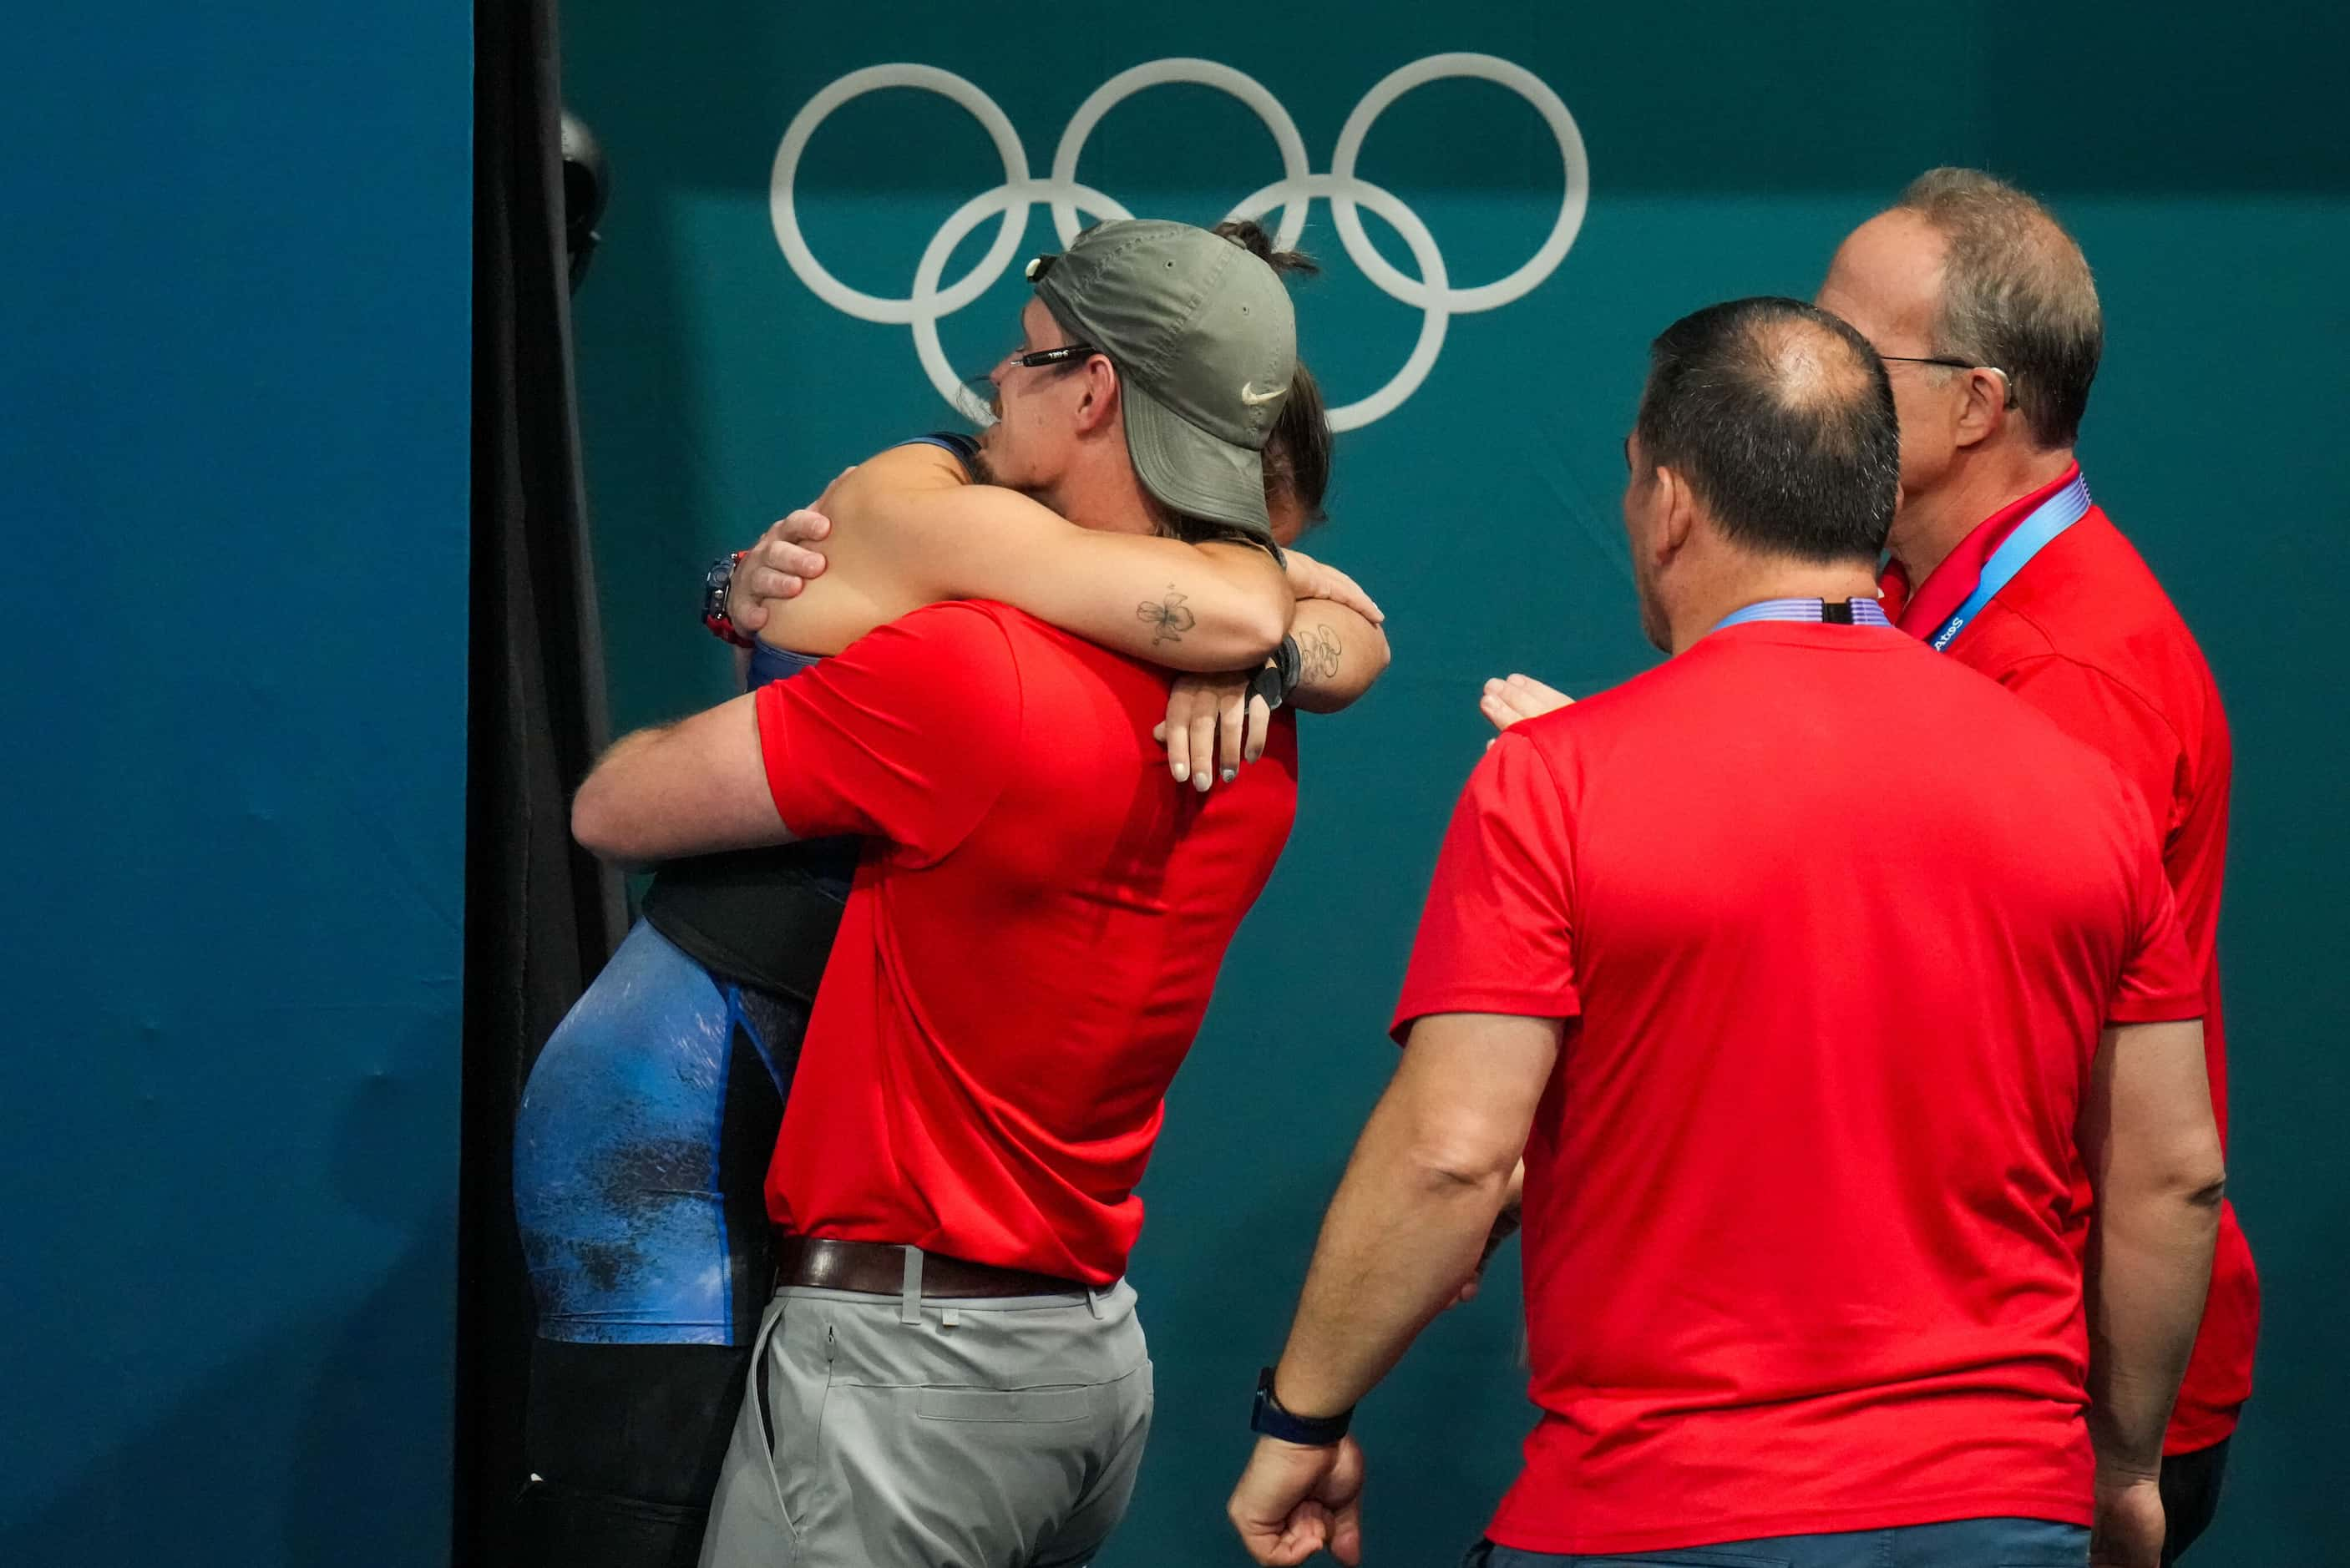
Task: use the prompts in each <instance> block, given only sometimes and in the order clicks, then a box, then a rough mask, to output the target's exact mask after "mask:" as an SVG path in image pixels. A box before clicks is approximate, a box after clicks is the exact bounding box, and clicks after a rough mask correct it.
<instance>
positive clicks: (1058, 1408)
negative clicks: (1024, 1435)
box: [914, 1387, 1093, 1426]
mask: <svg viewBox="0 0 2350 1568" xmlns="http://www.w3.org/2000/svg"><path fill="white" fill-rule="evenodd" d="M914 1414H915V1416H916V1417H918V1418H920V1419H921V1420H925V1421H983V1422H994V1423H1002V1424H1007V1425H1016V1426H1040V1425H1050V1424H1055V1423H1059V1422H1064V1421H1082V1420H1084V1419H1085V1418H1086V1417H1088V1416H1090V1415H1091V1414H1093V1390H1092V1389H1090V1388H1084V1387H1066V1388H923V1389H919V1390H917V1391H916V1392H915V1396H914Z"/></svg>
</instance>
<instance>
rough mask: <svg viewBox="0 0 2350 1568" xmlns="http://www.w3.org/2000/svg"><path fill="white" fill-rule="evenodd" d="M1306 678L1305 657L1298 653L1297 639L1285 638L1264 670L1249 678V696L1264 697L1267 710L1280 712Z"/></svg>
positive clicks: (1266, 661)
mask: <svg viewBox="0 0 2350 1568" xmlns="http://www.w3.org/2000/svg"><path fill="white" fill-rule="evenodd" d="M1304 679H1305V655H1304V654H1303V653H1301V652H1299V651H1298V648H1297V639H1295V638H1294V637H1284V638H1283V639H1281V646H1280V647H1279V648H1276V649H1274V650H1273V657H1272V658H1270V659H1266V660H1265V661H1264V665H1263V668H1262V669H1260V670H1258V671H1257V672H1256V673H1255V674H1254V675H1252V676H1250V677H1249V695H1250V696H1252V697H1262V698H1263V699H1264V705H1265V707H1266V708H1268V709H1272V710H1278V709H1279V708H1280V707H1281V705H1282V704H1283V703H1284V702H1286V701H1289V694H1290V693H1291V692H1293V691H1296V690H1297V683H1298V682H1299V681H1300V680H1304Z"/></svg>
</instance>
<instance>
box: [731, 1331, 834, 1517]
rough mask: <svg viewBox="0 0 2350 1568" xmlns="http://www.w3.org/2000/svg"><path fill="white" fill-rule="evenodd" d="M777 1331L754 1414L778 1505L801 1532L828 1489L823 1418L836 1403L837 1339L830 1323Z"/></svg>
mask: <svg viewBox="0 0 2350 1568" xmlns="http://www.w3.org/2000/svg"><path fill="white" fill-rule="evenodd" d="M773 1334H774V1337H773V1339H772V1341H771V1342H770V1344H769V1345H767V1346H766V1351H765V1354H764V1355H761V1356H760V1357H759V1360H758V1363H757V1367H756V1370H755V1372H754V1376H753V1383H752V1397H753V1398H754V1400H755V1401H756V1405H755V1407H754V1417H755V1418H756V1419H757V1421H758V1423H759V1428H760V1432H761V1435H762V1436H763V1437H764V1438H765V1440H766V1450H767V1469H768V1474H769V1476H770V1478H771V1479H772V1480H773V1481H774V1485H775V1506H776V1508H777V1510H778V1511H780V1512H781V1513H782V1515H783V1520H784V1522H785V1525H787V1526H788V1527H789V1528H790V1529H791V1531H792V1533H793V1534H794V1535H795V1536H797V1535H798V1533H799V1532H801V1531H802V1530H803V1529H805V1528H806V1525H807V1523H808V1521H809V1520H810V1519H811V1518H812V1517H813V1515H814V1513H815V1510H816V1504H817V1502H818V1501H819V1500H820V1499H821V1497H822V1495H823V1491H824V1487H825V1480H826V1476H827V1465H826V1463H825V1458H824V1419H825V1416H826V1413H827V1410H828V1409H829V1408H830V1407H831V1403H832V1363H833V1355H834V1351H835V1349H836V1348H837V1341H836V1339H835V1336H834V1334H833V1330H832V1328H831V1326H830V1325H829V1324H818V1325H811V1328H810V1330H809V1331H808V1332H806V1333H805V1334H790V1333H787V1332H786V1330H785V1328H784V1327H783V1325H781V1324H777V1325H775V1328H774V1330H773Z"/></svg>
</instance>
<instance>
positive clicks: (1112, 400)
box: [1077, 354, 1119, 435]
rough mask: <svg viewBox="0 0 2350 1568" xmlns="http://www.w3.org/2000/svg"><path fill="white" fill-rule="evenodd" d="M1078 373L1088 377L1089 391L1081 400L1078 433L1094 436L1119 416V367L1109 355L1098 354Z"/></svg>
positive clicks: (1087, 386) (1078, 404)
mask: <svg viewBox="0 0 2350 1568" xmlns="http://www.w3.org/2000/svg"><path fill="white" fill-rule="evenodd" d="M1078 374H1079V375H1081V376H1083V377H1085V379H1086V390H1085V396H1084V397H1083V398H1082V399H1080V400H1078V403H1077V433H1078V434H1080V435H1091V434H1093V433H1094V432H1095V431H1099V430H1102V429H1104V428H1106V427H1107V425H1108V424H1109V422H1110V421H1112V420H1114V419H1116V418H1117V417H1118V393H1119V387H1118V369H1117V367H1116V366H1114V365H1112V364H1111V363H1110V362H1109V360H1108V359H1107V358H1106V357H1104V356H1102V355H1099V354H1096V355H1094V356H1093V357H1092V358H1089V359H1087V361H1086V368H1085V369H1083V370H1081V371H1079V372H1078Z"/></svg>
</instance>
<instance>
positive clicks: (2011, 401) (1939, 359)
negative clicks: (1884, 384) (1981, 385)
mask: <svg viewBox="0 0 2350 1568" xmlns="http://www.w3.org/2000/svg"><path fill="white" fill-rule="evenodd" d="M1877 358H1880V359H1882V360H1884V361H1885V362H1886V363H1887V364H1888V365H1939V366H1941V367H1942V368H1943V369H1946V370H1989V371H1990V372H1991V374H1993V375H1994V376H1997V377H1998V378H1999V384H2000V385H2001V386H2002V387H2005V388H2006V389H2007V406H2008V407H2009V408H2011V409H2012V408H2013V407H2015V378H2014V377H2012V376H2011V375H2009V374H2008V373H2007V370H2006V369H2005V368H2004V367H2002V366H1999V365H1978V364H1976V363H1975V362H1974V361H1973V360H1971V359H1960V358H1952V357H1951V356H1950V355H1948V354H1935V355H1918V354H1879V355H1878V356H1877Z"/></svg>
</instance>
